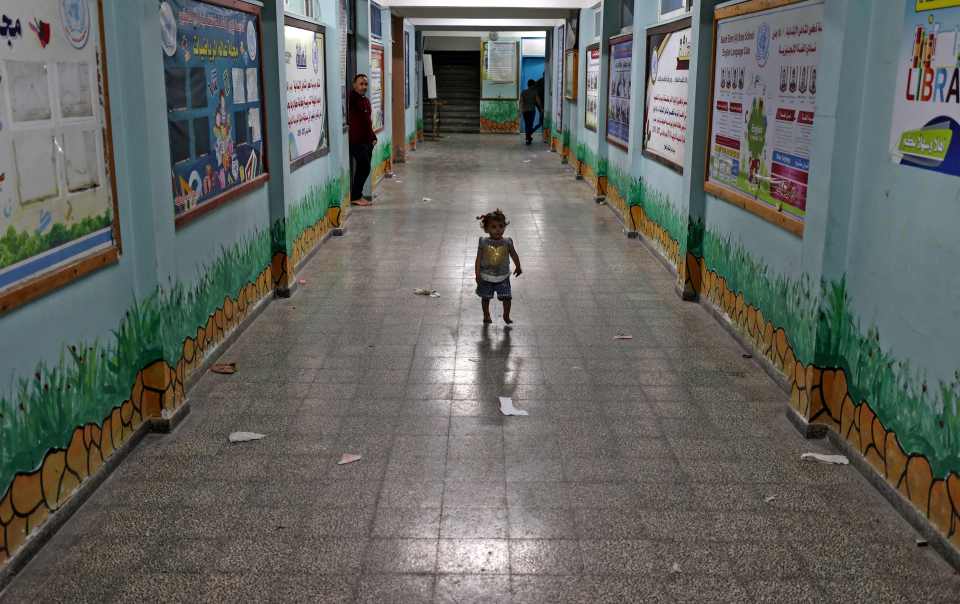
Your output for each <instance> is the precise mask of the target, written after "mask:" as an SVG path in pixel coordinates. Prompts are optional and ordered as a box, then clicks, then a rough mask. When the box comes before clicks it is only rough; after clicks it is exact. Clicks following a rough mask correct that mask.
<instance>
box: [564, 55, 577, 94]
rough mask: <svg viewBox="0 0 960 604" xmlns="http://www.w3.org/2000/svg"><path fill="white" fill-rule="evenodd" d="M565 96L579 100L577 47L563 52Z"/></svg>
mask: <svg viewBox="0 0 960 604" xmlns="http://www.w3.org/2000/svg"><path fill="white" fill-rule="evenodd" d="M563 98H565V99H567V100H568V101H571V102H575V101H576V100H577V49H576V48H571V49H569V50H567V51H565V52H564V53H563Z"/></svg>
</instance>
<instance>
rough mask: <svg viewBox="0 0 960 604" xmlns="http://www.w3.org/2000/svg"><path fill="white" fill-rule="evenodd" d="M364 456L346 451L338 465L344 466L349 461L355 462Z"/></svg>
mask: <svg viewBox="0 0 960 604" xmlns="http://www.w3.org/2000/svg"><path fill="white" fill-rule="evenodd" d="M362 458H363V456H362V455H357V454H356V453H344V454H343V455H342V456H341V457H340V461H338V462H337V465H338V466H343V465H346V464H348V463H353V462H355V461H360V460H361V459H362Z"/></svg>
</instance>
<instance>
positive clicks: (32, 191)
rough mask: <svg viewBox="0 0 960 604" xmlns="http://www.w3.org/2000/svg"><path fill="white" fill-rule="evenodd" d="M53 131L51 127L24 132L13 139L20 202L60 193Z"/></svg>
mask: <svg viewBox="0 0 960 604" xmlns="http://www.w3.org/2000/svg"><path fill="white" fill-rule="evenodd" d="M54 148H55V147H54V144H53V133H52V132H50V131H49V130H41V131H32V132H22V133H19V134H17V135H15V136H14V138H13V153H14V157H15V160H14V161H15V162H16V165H17V189H18V190H19V193H20V195H19V197H20V203H22V204H27V203H31V202H35V201H41V200H43V199H48V198H50V197H55V196H56V195H57V193H58V192H59V187H58V185H57V171H56V163H55V160H54Z"/></svg>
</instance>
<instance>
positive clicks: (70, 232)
mask: <svg viewBox="0 0 960 604" xmlns="http://www.w3.org/2000/svg"><path fill="white" fill-rule="evenodd" d="M0 14H2V16H3V21H2V25H0V36H2V39H3V40H4V42H5V43H4V44H0V59H2V60H0V313H4V312H6V311H8V310H10V309H12V308H15V307H17V306H20V305H22V304H24V303H26V302H29V301H30V300H33V299H35V298H37V297H39V296H42V295H43V294H45V293H47V292H49V291H52V290H54V289H56V288H58V287H61V286H63V285H66V284H67V283H69V282H70V281H73V280H74V279H77V278H78V277H80V276H82V275H85V274H87V273H90V272H91V271H94V270H96V269H98V268H101V267H103V266H105V265H108V264H110V263H113V262H116V260H117V258H118V256H119V253H120V229H119V223H118V221H117V202H116V183H115V176H114V169H113V150H112V144H111V134H110V102H109V93H108V86H107V66H106V58H105V49H104V42H103V40H104V38H103V27H102V23H103V19H102V6H101V4H100V3H99V2H97V1H96V0H33V1H31V2H30V3H23V2H20V1H16V0H2V1H0Z"/></svg>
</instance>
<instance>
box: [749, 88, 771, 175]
mask: <svg viewBox="0 0 960 604" xmlns="http://www.w3.org/2000/svg"><path fill="white" fill-rule="evenodd" d="M766 141H767V116H766V114H765V113H764V111H763V98H762V97H760V98H754V99H753V103H752V105H751V108H750V113H749V114H748V116H747V149H748V150H749V153H750V164H749V166H750V171H749V177H748V180H749V182H750V183H751V184H758V183H759V182H760V180H759V178H757V176H759V175H760V159H761V157H763V151H764V147H765V145H766Z"/></svg>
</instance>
